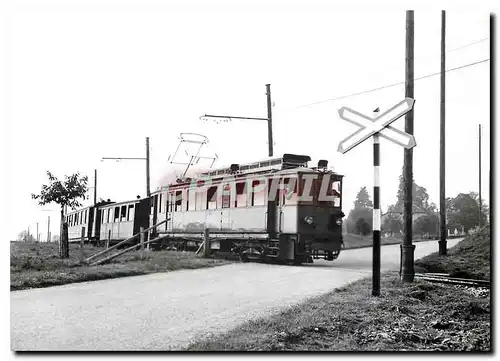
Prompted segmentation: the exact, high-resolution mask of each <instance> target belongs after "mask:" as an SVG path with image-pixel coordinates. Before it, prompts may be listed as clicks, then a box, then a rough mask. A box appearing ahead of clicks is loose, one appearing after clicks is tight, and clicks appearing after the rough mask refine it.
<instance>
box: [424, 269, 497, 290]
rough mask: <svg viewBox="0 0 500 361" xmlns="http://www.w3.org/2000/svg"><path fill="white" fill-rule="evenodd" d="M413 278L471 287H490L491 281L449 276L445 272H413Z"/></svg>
mask: <svg viewBox="0 0 500 361" xmlns="http://www.w3.org/2000/svg"><path fill="white" fill-rule="evenodd" d="M415 278H418V279H421V280H424V281H429V282H437V283H446V284H454V285H462V286H471V287H484V288H490V287H491V282H490V281H487V280H476V279H469V278H457V277H450V276H449V275H448V274H446V273H415Z"/></svg>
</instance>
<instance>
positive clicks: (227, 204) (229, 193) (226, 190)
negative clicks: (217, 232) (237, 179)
mask: <svg viewBox="0 0 500 361" xmlns="http://www.w3.org/2000/svg"><path fill="white" fill-rule="evenodd" d="M233 185H234V183H233ZM232 188H235V187H234V186H233V187H232V186H231V183H227V184H224V186H223V188H222V194H221V197H220V205H221V207H220V208H221V209H220V214H221V221H220V228H221V230H222V231H230V230H232V228H233V227H232V224H231V201H232V202H233V204H234V194H233V193H234V192H233V189H232Z"/></svg>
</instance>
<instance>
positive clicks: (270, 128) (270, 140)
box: [200, 84, 273, 157]
mask: <svg viewBox="0 0 500 361" xmlns="http://www.w3.org/2000/svg"><path fill="white" fill-rule="evenodd" d="M266 95H267V118H252V117H233V116H232V115H210V114H205V115H202V116H201V117H200V119H202V118H225V119H229V120H231V119H245V120H265V121H267V141H268V143H269V147H268V149H269V150H268V154H269V156H270V157H272V156H273V117H272V103H271V84H266Z"/></svg>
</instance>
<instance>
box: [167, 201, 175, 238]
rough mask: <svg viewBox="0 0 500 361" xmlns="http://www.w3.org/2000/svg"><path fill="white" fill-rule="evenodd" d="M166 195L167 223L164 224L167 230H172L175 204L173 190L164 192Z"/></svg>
mask: <svg viewBox="0 0 500 361" xmlns="http://www.w3.org/2000/svg"><path fill="white" fill-rule="evenodd" d="M166 197H167V205H166V207H165V210H166V217H167V224H166V227H167V228H166V230H167V232H172V231H173V229H174V212H173V210H174V206H175V193H174V192H168V193H167V194H166Z"/></svg>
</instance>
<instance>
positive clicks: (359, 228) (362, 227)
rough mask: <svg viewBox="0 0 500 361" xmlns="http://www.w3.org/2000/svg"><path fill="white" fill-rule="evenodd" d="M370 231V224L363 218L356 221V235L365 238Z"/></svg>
mask: <svg viewBox="0 0 500 361" xmlns="http://www.w3.org/2000/svg"><path fill="white" fill-rule="evenodd" d="M371 231H372V229H371V226H370V224H368V222H366V221H365V219H364V218H358V219H357V220H356V234H361V235H362V236H367V235H368V234H369V233H370V232H371Z"/></svg>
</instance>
